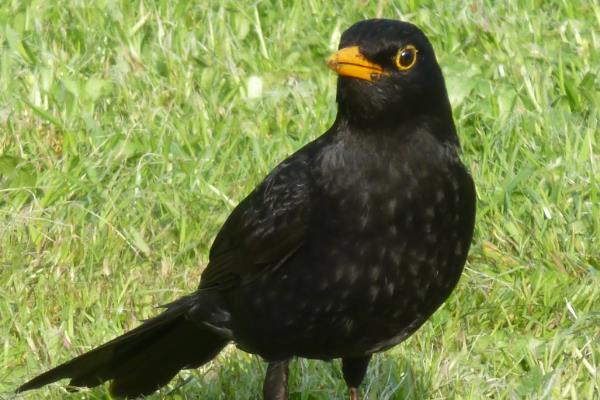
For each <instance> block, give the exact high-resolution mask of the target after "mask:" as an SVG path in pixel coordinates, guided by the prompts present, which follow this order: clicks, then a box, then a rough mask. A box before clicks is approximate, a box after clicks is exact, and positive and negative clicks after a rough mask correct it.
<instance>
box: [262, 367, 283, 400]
mask: <svg viewBox="0 0 600 400" xmlns="http://www.w3.org/2000/svg"><path fill="white" fill-rule="evenodd" d="M288 363H289V360H284V361H277V362H269V366H268V367H267V375H266V376H265V381H264V383H263V396H264V400H287V398H288V373H289V368H288Z"/></svg>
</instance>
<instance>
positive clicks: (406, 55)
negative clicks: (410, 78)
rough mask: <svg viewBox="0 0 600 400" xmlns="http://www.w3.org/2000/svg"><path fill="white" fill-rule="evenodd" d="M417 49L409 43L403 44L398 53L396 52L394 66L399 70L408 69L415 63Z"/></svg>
mask: <svg viewBox="0 0 600 400" xmlns="http://www.w3.org/2000/svg"><path fill="white" fill-rule="evenodd" d="M418 52H419V51H418V50H417V48H416V47H415V46H413V45H412V44H409V45H408V46H404V47H403V48H401V49H400V50H398V53H397V54H396V59H395V61H396V67H397V68H398V69H399V70H400V71H408V70H409V69H411V68H412V67H413V66H414V65H415V63H416V62H417V53H418Z"/></svg>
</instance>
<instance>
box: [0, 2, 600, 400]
mask: <svg viewBox="0 0 600 400" xmlns="http://www.w3.org/2000/svg"><path fill="white" fill-rule="evenodd" d="M88 3H89V4H88ZM378 15H381V16H386V17H392V18H401V19H405V20H409V21H412V22H414V23H416V24H418V25H419V26H421V27H422V28H423V29H424V31H425V32H426V33H427V34H428V36H429V37H430V39H431V40H432V42H433V44H434V47H435V49H436V51H437V54H438V58H439V61H440V63H441V65H442V68H443V70H444V72H445V75H446V79H447V84H448V89H449V92H450V96H451V100H452V103H453V107H454V115H455V120H456V122H457V125H458V128H459V132H460V137H461V141H462V144H463V149H464V154H463V158H464V160H465V162H466V163H467V164H468V165H469V167H470V169H471V171H472V172H473V176H474V178H475V181H476V183H477V187H478V196H479V209H478V221H477V230H476V236H475V239H474V243H473V247H472V250H471V253H470V257H469V262H468V265H467V270H466V272H465V274H464V276H463V278H462V280H461V283H460V285H459V287H458V289H457V290H456V292H455V293H454V294H453V296H452V297H451V298H450V300H449V301H448V302H447V303H446V304H445V305H444V306H443V307H442V308H441V309H440V310H439V311H438V312H437V313H436V314H435V315H434V317H433V318H432V319H431V321H430V322H428V323H427V324H426V325H425V326H424V327H423V328H422V329H421V330H420V331H419V332H418V333H417V334H416V335H414V336H413V337H412V338H410V339H409V340H407V341H406V342H405V343H404V344H402V345H400V346H397V347H396V348H394V349H392V350H391V351H388V352H386V353H384V354H382V355H379V356H377V357H376V358H375V360H374V362H373V363H372V365H371V368H370V370H369V374H368V377H367V379H366V382H365V384H364V392H365V393H366V396H367V398H369V399H404V398H406V399H447V398H456V399H482V398H490V397H491V398H497V399H516V398H519V399H520V398H524V399H542V398H545V399H598V398H600V377H599V375H600V371H599V370H600V239H598V238H599V237H600V207H599V206H598V205H599V204H600V189H599V184H598V182H600V171H599V168H600V156H599V154H600V152H599V150H600V134H599V132H600V126H599V125H600V123H599V111H598V110H599V109H600V77H599V76H598V65H600V31H599V30H598V26H600V5H599V4H598V3H597V2H594V1H592V2H584V1H574V2H568V1H539V0H538V1H536V0H519V1H517V0H508V1H505V2H493V1H483V0H473V1H471V2H469V3H468V4H467V5H465V4H463V3H459V2H458V3H457V2H435V1H417V0H412V1H406V2H402V4H400V2H390V1H378V2H365V1H344V2H342V1H339V2H328V3H320V2H317V1H314V0H313V1H311V0H306V1H303V2H287V1H283V0H280V1H273V2H266V1H262V2H261V1H258V2H243V3H241V2H238V1H233V0H224V1H220V2H216V1H214V2H213V1H205V2H195V1H186V0H179V1H167V0H157V1H140V0H134V1H116V0H99V1H96V2H94V3H93V5H92V3H91V2H84V1H78V0H57V1H53V2H48V1H40V0H30V1H25V0H23V1H20V0H5V1H3V2H2V3H0V50H1V51H0V321H1V323H0V398H3V399H5V398H6V399H9V398H13V397H15V396H14V394H13V390H14V388H15V387H16V386H17V385H18V384H20V383H22V382H23V381H24V380H25V379H27V378H30V377H32V376H33V375H35V374H37V373H39V372H41V371H42V370H45V369H46V368H48V367H50V366H51V365H55V364H56V363H58V362H61V361H65V360H67V359H69V358H70V357H72V356H74V355H76V354H79V353H81V352H82V351H84V350H87V349H90V348H91V347H92V346H94V345H97V344H99V343H101V342H103V341H106V340H108V339H110V338H112V337H114V336H116V335H118V334H120V333H122V332H123V331H124V330H126V329H130V328H132V327H134V326H136V325H137V324H138V321H139V320H140V319H143V318H147V317H149V316H151V315H153V314H155V313H156V310H155V308H154V307H155V306H156V305H159V304H163V303H166V302H168V301H170V300H173V299H175V298H176V297H177V296H179V295H181V294H183V293H186V292H189V291H191V290H193V289H194V288H195V286H196V285H197V282H198V279H199V275H200V272H201V271H202V268H203V266H204V265H205V264H206V261H207V252H208V248H209V246H210V243H211V241H212V238H213V237H214V235H215V234H216V232H217V231H218V228H219V226H220V224H221V223H222V222H223V221H224V219H225V218H226V216H227V215H228V213H229V212H230V211H231V210H232V208H233V207H234V205H235V204H236V203H237V202H238V201H239V200H240V199H242V198H243V197H244V195H245V194H247V193H248V192H249V191H250V190H251V189H252V187H253V186H254V185H255V184H256V183H257V182H259V181H260V180H261V178H262V177H263V176H264V175H265V174H266V173H267V172H268V171H269V170H270V169H271V168H272V167H273V166H275V165H276V164H277V162H278V161H280V160H282V159H283V158H284V157H285V156H286V155H288V154H290V153H292V152H293V151H294V150H295V149H297V148H299V147H300V146H302V145H303V144H304V143H306V142H307V141H309V140H311V139H313V138H315V137H317V136H318V135H319V134H320V133H321V132H323V131H324V130H325V129H326V128H327V127H328V126H329V124H331V122H332V120H333V117H334V115H335V101H334V92H335V90H334V87H335V86H334V85H335V77H334V76H333V74H331V73H330V72H328V71H327V69H326V68H325V67H324V60H325V58H326V57H327V55H328V54H329V53H330V52H331V50H332V49H333V48H334V47H335V45H336V43H337V40H338V38H339V34H340V31H343V30H344V29H345V28H346V27H348V26H349V25H350V24H351V23H353V22H354V21H357V20H359V19H363V18H366V17H374V16H378ZM257 81H259V82H261V83H262V89H261V90H259V91H257V89H256V88H253V87H251V86H254V85H252V84H249V82H257ZM263 373H264V365H263V364H262V362H261V361H260V360H258V359H257V358H256V357H254V356H250V355H247V354H244V353H241V352H237V351H227V352H225V353H223V354H222V355H221V356H219V358H218V359H217V360H215V361H214V362H213V363H212V364H210V365H208V366H207V367H205V368H203V369H202V370H199V371H190V372H185V373H182V374H181V375H180V376H179V377H178V378H176V379H175V380H174V381H172V382H171V384H170V385H169V387H167V388H165V389H164V390H163V391H161V392H160V393H159V394H158V395H156V396H155V398H161V397H165V396H169V397H172V398H175V399H177V398H179V399H184V398H197V397H200V398H207V399H213V398H215V399H216V398H221V399H248V398H256V396H257V395H258V393H259V392H260V386H261V379H262V375H263ZM63 386H64V385H51V386H50V387H49V388H44V389H42V390H38V391H34V392H31V393H27V394H24V395H22V396H18V397H19V398H21V397H22V398H50V399H62V398H73V399H75V398H77V399H79V398H91V399H105V398H109V395H108V394H107V391H106V389H105V388H103V387H101V388H97V389H94V390H88V391H83V392H80V393H79V394H72V395H68V394H67V392H66V391H65V390H64V389H63ZM291 390H292V394H291V398H292V399H330V398H340V399H341V398H345V397H344V396H345V389H344V385H343V380H342V379H341V372H340V366H339V364H338V363H336V362H334V363H322V362H315V361H305V360H302V361H298V362H296V363H295V364H294V366H293V369H292V373H291Z"/></svg>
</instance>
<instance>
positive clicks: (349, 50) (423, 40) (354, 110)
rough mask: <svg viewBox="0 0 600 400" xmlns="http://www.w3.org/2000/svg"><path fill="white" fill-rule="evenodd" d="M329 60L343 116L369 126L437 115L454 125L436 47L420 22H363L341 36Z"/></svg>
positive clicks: (376, 20)
mask: <svg viewBox="0 0 600 400" xmlns="http://www.w3.org/2000/svg"><path fill="white" fill-rule="evenodd" d="M327 64H328V66H329V68H331V69H332V70H334V71H335V72H337V73H338V75H339V79H338V89H337V102H338V105H339V115H338V118H343V119H345V120H347V121H348V122H349V123H351V124H353V125H363V126H368V127H375V126H378V125H393V124H396V125H397V124H402V122H403V121H417V120H420V119H422V120H429V121H432V120H435V119H436V118H437V119H443V120H445V121H442V122H445V123H449V124H451V125H452V127H451V128H452V129H451V130H453V129H454V125H453V123H452V117H451V109H450V103H449V101H448V95H447V92H446V86H445V83H444V78H443V76H442V72H441V70H440V67H439V65H438V63H437V60H436V58H435V54H434V52H433V47H432V46H431V43H430V42H429V40H428V39H427V37H426V36H425V34H424V33H423V32H422V31H421V30H420V29H419V28H417V27H416V26H414V25H412V24H409V23H407V22H401V21H395V20H387V19H372V20H366V21H361V22H358V23H356V24H354V25H353V26H351V27H350V28H349V29H348V30H346V31H345V32H344V33H343V34H342V38H341V40H340V45H339V50H338V51H337V52H336V53H334V54H333V55H332V56H331V57H330V58H329V60H328V61H327ZM448 119H449V122H448Z"/></svg>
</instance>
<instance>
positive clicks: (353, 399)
mask: <svg viewBox="0 0 600 400" xmlns="http://www.w3.org/2000/svg"><path fill="white" fill-rule="evenodd" d="M348 393H349V394H350V400H358V388H355V387H351V388H350V389H349V390H348Z"/></svg>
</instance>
